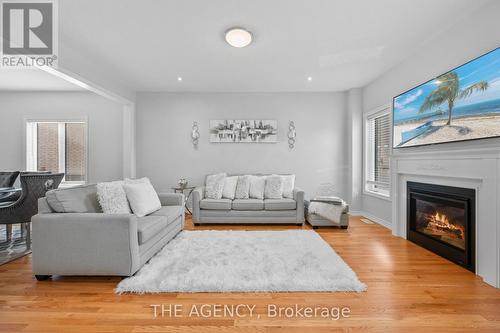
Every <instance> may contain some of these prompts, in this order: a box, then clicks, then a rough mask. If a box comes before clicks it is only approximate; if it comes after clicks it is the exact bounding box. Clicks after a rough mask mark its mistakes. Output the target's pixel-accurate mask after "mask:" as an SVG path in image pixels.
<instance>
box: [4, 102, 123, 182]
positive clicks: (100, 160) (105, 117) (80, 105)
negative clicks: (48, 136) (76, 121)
mask: <svg viewBox="0 0 500 333" xmlns="http://www.w3.org/2000/svg"><path fill="white" fill-rule="evenodd" d="M122 110H123V107H122V105H120V104H117V103H114V102H111V101H109V100H107V99H105V98H103V97H101V96H98V95H96V94H94V93H89V92H0V137H1V138H2V140H1V142H2V144H0V170H25V169H26V165H25V162H24V161H25V156H23V155H24V151H25V149H24V147H23V144H24V142H25V140H24V138H23V135H24V126H25V124H24V120H25V118H26V117H32V118H35V117H38V118H43V117H50V118H61V119H68V118H82V117H87V118H88V126H89V128H88V132H89V147H88V154H89V156H88V166H89V170H88V181H89V182H98V181H105V180H114V179H120V178H122V173H123V162H122V159H123V158H122V126H123V122H122Z"/></svg>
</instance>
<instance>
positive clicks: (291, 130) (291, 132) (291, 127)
mask: <svg viewBox="0 0 500 333" xmlns="http://www.w3.org/2000/svg"><path fill="white" fill-rule="evenodd" d="M296 137H297V132H296V131H295V124H294V123H293V121H290V122H289V123H288V147H289V148H290V149H293V147H294V146H295V138H296Z"/></svg>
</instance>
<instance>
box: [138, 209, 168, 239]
mask: <svg viewBox="0 0 500 333" xmlns="http://www.w3.org/2000/svg"><path fill="white" fill-rule="evenodd" d="M167 225H168V218H167V217H166V216H163V215H154V216H153V215H148V216H143V217H139V218H137V237H138V240H139V245H142V244H144V243H146V242H147V241H148V240H150V239H151V238H153V237H154V236H155V235H157V234H158V233H159V232H160V231H161V230H162V229H164V228H166V227H167Z"/></svg>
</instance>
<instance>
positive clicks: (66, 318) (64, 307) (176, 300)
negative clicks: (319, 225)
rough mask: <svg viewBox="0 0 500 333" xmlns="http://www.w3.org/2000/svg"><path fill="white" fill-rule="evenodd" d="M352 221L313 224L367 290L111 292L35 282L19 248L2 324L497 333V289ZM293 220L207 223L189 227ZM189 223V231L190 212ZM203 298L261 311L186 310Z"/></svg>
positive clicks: (5, 275) (81, 283)
mask: <svg viewBox="0 0 500 333" xmlns="http://www.w3.org/2000/svg"><path fill="white" fill-rule="evenodd" d="M350 222H351V225H350V227H349V229H347V230H342V229H336V228H335V229H325V228H324V229H319V230H317V232H318V233H319V234H320V235H321V236H322V237H323V239H325V241H327V242H328V243H329V244H330V245H331V246H332V247H333V248H334V249H335V250H336V251H337V253H338V254H339V255H340V256H342V258H343V259H344V260H345V261H346V262H347V263H348V264H349V265H350V266H351V267H352V269H353V270H354V271H355V272H356V273H357V274H358V276H359V278H360V279H361V280H362V281H363V282H365V283H366V284H367V285H368V291H367V292H365V293H251V294H245V293H243V294H241V293H240V294H232V293H231V294H214V293H202V294H177V293H174V294H157V295H115V294H114V292H113V288H114V287H115V286H116V285H117V283H118V282H119V281H120V278H118V277H90V278H89V277H64V278H62V277H57V278H55V279H53V280H48V281H43V282H37V281H36V280H35V279H34V278H33V276H32V275H31V264H30V259H31V258H30V257H29V256H27V257H24V258H21V259H17V260H15V261H14V262H11V263H9V264H6V265H3V266H0V332H71V333H77V332H120V333H122V332H137V333H138V332H300V333H302V332H343V331H347V332H353V331H355V332H357V331H363V332H417V331H421V332H500V290H497V289H495V288H493V287H490V286H488V285H486V284H485V283H484V282H482V280H481V279H480V278H479V277H477V276H475V275H474V274H472V273H470V272H468V271H467V270H465V269H463V268H461V267H459V266H457V265H454V264H452V263H451V262H448V261H446V260H445V259H442V258H441V257H438V256H436V255H434V254H432V253H430V252H428V251H427V250H425V249H423V248H420V247H418V246H416V245H414V244H412V243H410V242H407V241H405V240H403V239H400V238H396V237H393V236H392V235H391V233H390V231H389V230H387V229H385V228H384V227H381V226H379V225H376V224H374V225H368V224H364V223H363V222H361V221H360V220H359V218H358V217H351V221H350ZM297 228H300V227H295V226H209V227H196V230H203V229H233V230H283V229H297ZM304 228H308V229H309V227H308V226H305V227H304ZM187 229H194V227H193V226H192V224H191V221H189V220H188V222H187ZM297 251H300V249H297ZM327 264H328V263H325V265H327ZM205 303H206V304H210V305H214V304H226V305H231V304H233V305H236V304H240V303H243V304H249V305H253V304H255V305H256V309H257V310H256V311H257V313H258V314H260V318H257V317H255V316H254V317H244V318H239V317H236V316H234V317H222V318H219V317H214V316H212V317H211V318H198V317H196V316H194V317H189V316H187V312H189V311H190V309H191V306H192V305H193V304H195V305H197V306H201V305H202V304H205ZM152 304H165V305H168V304H179V305H181V306H183V309H184V311H183V315H182V317H180V318H170V317H168V316H166V317H163V318H162V317H157V318H154V317H153V310H152V309H153V308H152V307H151V305H152ZM268 304H277V305H279V306H292V307H293V306H295V304H298V305H299V306H309V307H349V308H350V317H349V318H342V319H339V320H332V319H330V318H328V319H324V318H320V317H317V318H300V317H299V318H291V319H288V318H268V317H267V316H266V313H267V310H266V309H267V306H268Z"/></svg>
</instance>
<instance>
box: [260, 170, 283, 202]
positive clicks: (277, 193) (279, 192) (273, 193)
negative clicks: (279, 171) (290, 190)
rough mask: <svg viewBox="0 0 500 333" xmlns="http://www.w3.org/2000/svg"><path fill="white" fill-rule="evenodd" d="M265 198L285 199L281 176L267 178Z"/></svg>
mask: <svg viewBox="0 0 500 333" xmlns="http://www.w3.org/2000/svg"><path fill="white" fill-rule="evenodd" d="M264 197H265V198H266V199H282V198H283V178H282V177H281V176H278V175H272V176H269V177H267V178H266V187H265V189H264Z"/></svg>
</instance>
